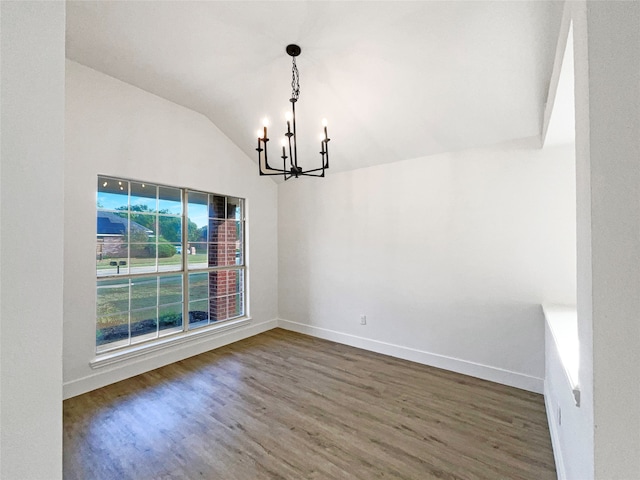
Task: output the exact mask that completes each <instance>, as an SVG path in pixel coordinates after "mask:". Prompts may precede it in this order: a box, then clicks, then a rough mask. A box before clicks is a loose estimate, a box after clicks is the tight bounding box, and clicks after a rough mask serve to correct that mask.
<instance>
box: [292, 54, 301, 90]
mask: <svg viewBox="0 0 640 480" xmlns="http://www.w3.org/2000/svg"><path fill="white" fill-rule="evenodd" d="M291 75H292V79H291V98H295V99H296V100H298V97H299V96H300V74H299V73H298V66H297V65H296V57H293V67H292V68H291Z"/></svg>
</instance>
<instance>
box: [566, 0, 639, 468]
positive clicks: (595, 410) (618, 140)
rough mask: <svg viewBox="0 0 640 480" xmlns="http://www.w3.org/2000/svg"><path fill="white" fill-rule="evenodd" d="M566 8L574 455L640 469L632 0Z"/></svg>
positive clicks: (635, 22) (635, 12) (635, 18)
mask: <svg viewBox="0 0 640 480" xmlns="http://www.w3.org/2000/svg"><path fill="white" fill-rule="evenodd" d="M575 8H576V14H575V18H574V28H575V32H576V35H575V38H574V41H575V52H576V56H575V65H576V147H577V152H576V165H577V177H578V225H579V230H578V330H579V336H580V348H581V352H580V355H581V363H580V384H581V389H584V392H583V393H584V395H585V405H584V407H585V411H584V414H583V415H582V419H581V421H582V422H583V423H584V425H585V426H586V427H587V428H589V429H590V431H591V432H592V434H591V435H590V437H589V438H588V439H587V441H588V442H589V446H590V447H592V449H590V452H589V453H590V455H592V457H591V456H590V458H585V459H581V460H582V461H586V462H589V464H591V465H593V474H594V477H595V478H597V479H618V478H619V479H627V478H640V456H639V455H638V454H637V452H638V449H639V448H640V404H639V402H638V399H639V398H640V322H639V321H638V319H639V318H640V295H639V294H638V292H640V236H639V235H638V232H640V188H638V186H639V185H640V29H639V28H638V26H639V25H640V3H638V2H616V1H611V2H586V3H585V2H578V3H576V4H575ZM581 409H582V406H581Z"/></svg>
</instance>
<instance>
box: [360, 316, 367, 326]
mask: <svg viewBox="0 0 640 480" xmlns="http://www.w3.org/2000/svg"><path fill="white" fill-rule="evenodd" d="M366 324H367V316H366V315H360V325H366Z"/></svg>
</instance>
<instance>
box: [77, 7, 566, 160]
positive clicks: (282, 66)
mask: <svg viewBox="0 0 640 480" xmlns="http://www.w3.org/2000/svg"><path fill="white" fill-rule="evenodd" d="M561 17H562V2H550V1H538V0H534V1H471V2H453V1H446V2H431V1H411V2H403V1H388V2H386V1H377V2H362V1H295V2H277V1H259V2H245V1H224V2H223V1H210V2H206V1H205V2H202V1H201V2H191V1H172V2H159V1H152V2H133V1H101V2H91V1H69V2H67V56H68V58H70V59H72V60H75V61H77V62H79V63H82V64H84V65H87V66H89V67H91V68H94V69H96V70H99V71H101V72H104V73H106V74H108V75H111V76H113V77H116V78H118V79H120V80H123V81H125V82H127V83H130V84H132V85H135V86H137V87H139V88H142V89H144V90H146V91H148V92H151V93H154V94H156V95H159V96H161V97H164V98H166V99H168V100H170V101H173V102H175V103H178V104H180V105H183V106H185V107H187V108H190V109H193V110H195V111H197V112H200V113H202V114H204V115H206V116H207V117H209V118H210V119H211V121H212V122H213V123H214V124H215V125H216V126H217V127H218V128H219V129H220V130H221V131H222V132H224V133H225V134H226V135H227V136H228V137H229V138H230V139H231V140H232V141H233V142H234V143H236V144H237V145H238V146H239V147H240V148H241V149H242V150H243V151H244V152H245V153H246V154H247V155H249V156H250V157H251V158H252V159H254V160H255V157H256V152H255V147H256V145H255V144H256V143H257V140H256V138H255V137H256V135H255V132H256V130H257V129H258V128H259V127H260V125H261V119H262V118H263V117H264V116H268V117H269V118H270V119H271V124H272V127H271V128H270V132H269V136H270V138H271V139H272V140H277V139H278V137H280V134H282V133H284V132H285V130H286V125H285V122H284V112H285V111H286V109H287V108H288V107H289V105H290V103H289V102H288V99H289V98H290V96H291V57H289V56H288V55H287V54H286V53H285V51H284V49H285V46H286V45H287V44H289V43H297V44H299V45H300V46H301V47H302V54H301V56H300V57H298V60H297V63H298V68H299V70H300V87H301V93H300V100H299V102H298V104H297V113H298V136H299V139H298V142H299V146H300V147H299V158H300V161H299V163H300V164H301V165H302V166H303V167H305V168H307V167H314V166H317V165H319V162H320V158H319V154H318V151H319V147H320V145H319V141H318V140H317V139H318V134H319V133H320V121H321V119H322V118H323V117H326V118H327V119H328V120H329V136H330V137H331V138H332V142H331V144H330V146H331V171H333V172H335V171H344V170H350V169H354V168H361V167H365V166H370V165H376V164H380V163H387V162H394V161H398V160H403V159H408V158H416V157H421V156H426V155H431V154H435V153H440V152H445V151H455V150H461V149H464V148H470V147H478V146H483V145H491V144H496V143H500V142H504V141H509V140H514V139H520V138H526V137H532V136H538V135H540V133H541V125H542V115H543V111H544V102H545V101H546V98H547V90H548V88H549V81H550V78H551V71H552V67H553V60H554V54H555V47H556V43H557V37H558V32H559V28H560V21H561ZM278 143H279V142H271V148H272V149H273V148H274V147H277V144H278ZM300 149H301V150H302V151H300ZM272 155H274V156H275V151H274V153H273V154H272Z"/></svg>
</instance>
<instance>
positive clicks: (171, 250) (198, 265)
mask: <svg viewBox="0 0 640 480" xmlns="http://www.w3.org/2000/svg"><path fill="white" fill-rule="evenodd" d="M244 229H245V219H244V200H243V199H241V198H236V197H230V196H224V195H218V194H214V193H205V192H198V191H193V190H188V189H182V188H175V187H167V186H162V185H153V184H150V183H144V182H136V181H132V180H125V179H121V178H112V177H104V176H100V177H98V194H97V229H96V238H97V245H96V276H97V324H96V351H97V352H98V353H102V352H106V351H109V350H113V349H118V348H122V347H127V346H130V345H133V344H139V343H143V342H147V341H150V340H155V339H158V338H160V337H166V336H170V335H180V334H181V333H184V332H187V331H190V330H195V329H198V328H201V327H205V326H207V325H211V324H215V323H218V322H222V321H225V320H230V319H233V318H239V317H242V316H244V314H245V289H244V285H245V282H244V278H245V268H246V267H245V264H244Z"/></svg>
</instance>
